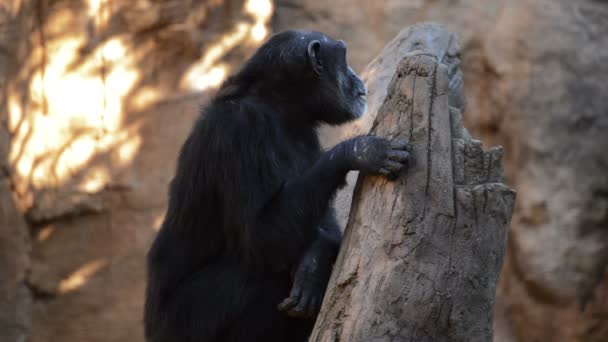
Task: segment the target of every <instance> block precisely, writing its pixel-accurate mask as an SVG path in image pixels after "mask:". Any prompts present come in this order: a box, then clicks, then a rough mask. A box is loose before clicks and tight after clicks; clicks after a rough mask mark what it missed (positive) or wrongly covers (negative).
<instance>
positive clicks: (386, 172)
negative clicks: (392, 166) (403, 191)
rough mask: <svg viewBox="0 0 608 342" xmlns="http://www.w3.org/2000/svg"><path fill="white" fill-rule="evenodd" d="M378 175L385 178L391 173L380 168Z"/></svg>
mask: <svg viewBox="0 0 608 342" xmlns="http://www.w3.org/2000/svg"><path fill="white" fill-rule="evenodd" d="M378 173H379V174H381V175H383V176H387V177H388V176H390V175H391V171H390V170H388V169H385V168H381V169H380V170H378Z"/></svg>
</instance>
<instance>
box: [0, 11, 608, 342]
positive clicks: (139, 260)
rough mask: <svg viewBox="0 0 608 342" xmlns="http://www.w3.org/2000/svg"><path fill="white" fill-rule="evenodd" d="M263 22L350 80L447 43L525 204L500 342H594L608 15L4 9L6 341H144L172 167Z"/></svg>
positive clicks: (606, 286) (503, 286) (483, 130)
mask: <svg viewBox="0 0 608 342" xmlns="http://www.w3.org/2000/svg"><path fill="white" fill-rule="evenodd" d="M271 15H272V25H271V26H272V30H280V29H285V28H293V27H299V28H310V29H316V30H320V31H324V32H326V33H328V34H330V35H333V36H335V37H338V38H342V39H345V40H346V41H347V43H348V45H349V60H350V62H351V64H352V65H353V66H354V67H355V69H357V70H359V71H361V70H362V69H363V68H364V66H365V65H367V63H368V62H369V61H370V60H372V58H374V57H375V56H376V55H377V54H378V53H379V52H380V51H381V49H382V48H383V46H384V45H385V44H386V43H387V42H388V41H389V40H390V39H392V37H394V36H395V35H396V34H397V32H399V31H400V30H401V29H402V28H403V27H405V26H408V25H411V24H413V23H415V22H419V21H428V20H432V21H437V22H441V23H444V24H446V25H447V26H448V28H449V29H450V30H451V31H454V32H457V33H458V34H459V35H460V37H461V46H462V51H463V56H462V59H463V63H462V67H463V71H464V79H465V86H466V91H467V97H468V106H467V110H466V113H465V120H466V126H467V127H468V128H469V130H471V131H472V133H474V135H475V136H477V137H480V138H481V140H483V141H484V142H487V143H489V144H488V146H486V147H490V146H492V145H497V144H500V145H503V146H504V147H505V162H506V165H505V171H506V173H507V182H508V183H509V185H510V186H511V187H513V188H515V189H516V190H518V197H517V199H518V201H517V205H516V213H515V217H514V220H513V223H512V225H511V233H510V236H509V253H508V257H507V260H506V264H505V268H504V270H503V274H502V276H501V283H500V286H499V298H498V300H499V302H498V304H499V305H498V307H499V312H498V315H497V320H498V321H497V329H498V333H497V337H496V339H497V340H500V341H514V340H518V341H601V340H605V336H608V326H607V324H606V320H605V317H606V312H607V311H608V302H607V298H608V279H607V276H606V270H605V267H606V265H607V264H608V260H607V259H608V257H607V253H608V247H607V241H608V238H607V236H606V235H607V234H608V231H607V230H606V227H607V226H608V177H606V176H605V175H606V171H605V170H606V168H607V166H608V155H607V154H606V153H605V151H603V149H604V147H605V146H608V141H607V137H606V135H605V134H603V133H604V131H605V130H606V126H607V125H608V122H607V120H608V116H607V115H606V113H608V100H606V97H605V94H606V93H607V91H608V89H607V88H608V83H606V82H605V81H604V80H603V78H602V77H603V75H606V74H608V70H607V68H608V64H607V63H606V60H608V22H607V19H606V18H608V4H607V3H606V2H605V1H594V0H581V1H568V0H512V1H507V0H492V1H484V2H480V1H476V0H437V1H420V0H408V1H402V0H384V1H376V0H335V1H326V0H276V1H274V2H271V1H267V0H211V1H201V2H199V1H193V0H172V1H160V0H138V1H126V0H125V1H116V0H113V1H107V0H99V1H94V0H78V1H68V0H44V1H42V0H29V1H28V0H21V1H19V0H8V1H3V2H1V3H0V184H1V185H0V214H1V215H0V292H1V293H0V307H2V308H5V307H6V308H9V309H8V310H1V312H0V340H2V341H4V340H7V341H12V340H15V341H20V340H23V338H25V337H28V336H29V340H30V341H68V342H69V341H140V340H141V339H142V336H141V335H142V334H141V325H140V323H141V316H140V315H141V303H142V299H143V295H142V292H143V287H144V284H143V275H144V274H143V263H144V254H145V251H146V250H147V247H148V244H149V242H150V240H151V238H152V237H153V235H154V233H155V229H154V228H155V227H157V225H158V224H159V222H160V219H161V218H162V214H163V210H164V205H165V193H166V186H167V183H168V181H169V179H170V177H171V176H172V173H173V161H174V160H175V153H176V151H177V149H178V148H179V146H180V144H181V141H182V139H183V138H185V135H186V134H187V132H188V130H189V128H190V123H191V121H192V119H193V118H194V116H195V115H196V111H197V108H198V106H199V105H200V104H201V103H203V102H204V101H205V99H206V98H207V97H208V96H209V94H210V93H211V92H212V91H213V88H214V87H215V86H217V84H218V83H219V82H221V80H222V79H223V78H224V77H225V75H226V74H228V73H230V72H231V71H232V70H234V68H235V67H236V65H238V64H239V63H240V62H241V61H243V60H244V58H245V57H246V56H247V55H248V54H249V53H251V51H252V50H253V49H254V48H255V47H256V46H257V45H258V44H259V43H260V42H261V40H263V39H264V37H266V36H267V34H268V31H269V30H268V23H269V20H270V19H271V18H270V17H271ZM369 118H371V117H368V118H367V119H366V120H368V121H363V122H360V123H358V128H357V129H359V130H360V131H366V129H367V126H366V125H367V124H368V123H371V120H369ZM351 128H352V127H351ZM349 129H350V128H349ZM355 132H356V131H355ZM338 133H339V134H344V135H347V134H352V131H350V130H347V131H340V132H338ZM338 133H336V132H333V133H331V134H332V135H335V136H338V135H337V134H338ZM328 143H329V142H328ZM351 178H352V176H351ZM344 209H345V210H347V207H345V208H344ZM30 246H31V247H30ZM30 250H31V252H30Z"/></svg>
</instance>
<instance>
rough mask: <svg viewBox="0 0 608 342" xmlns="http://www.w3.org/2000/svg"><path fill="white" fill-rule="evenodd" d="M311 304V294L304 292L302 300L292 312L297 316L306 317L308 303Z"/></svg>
mask: <svg viewBox="0 0 608 342" xmlns="http://www.w3.org/2000/svg"><path fill="white" fill-rule="evenodd" d="M309 302H310V294H309V293H308V292H304V293H303V294H302V298H300V301H299V302H298V305H297V306H296V307H295V308H294V309H293V310H292V311H294V314H295V316H297V317H304V316H306V312H307V308H308V303H309Z"/></svg>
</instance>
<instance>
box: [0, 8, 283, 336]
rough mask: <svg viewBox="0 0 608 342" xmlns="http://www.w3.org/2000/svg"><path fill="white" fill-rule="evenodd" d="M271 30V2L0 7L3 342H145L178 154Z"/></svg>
mask: <svg viewBox="0 0 608 342" xmlns="http://www.w3.org/2000/svg"><path fill="white" fill-rule="evenodd" d="M271 14H272V3H271V2H270V1H264V0H212V1H188V0H185V1H183V0H179V1H178V0H174V1H160V0H139V1H130V0H125V1H116V0H113V1H107V0H99V1H94V0H77V1H73V0H44V1H42V0H36V1H34V0H31V1H27V0H25V1H18V0H15V1H13V0H8V1H3V2H0V82H1V83H0V122H1V125H0V166H1V168H0V307H1V308H2V309H1V310H0V341H7V342H8V341H10V342H12V341H41V342H42V341H67V342H69V341H74V342H76V341H78V342H81V341H87V342H88V341H104V342H106V341H142V340H143V329H142V324H141V322H142V305H143V291H144V285H145V284H144V279H145V254H146V252H147V249H148V247H149V244H150V241H151V239H152V238H153V236H154V234H155V232H156V229H157V228H158V225H159V224H160V221H161V219H162V216H163V213H164V207H165V203H166V191H167V185H168V182H169V180H170V179H171V177H172V175H173V169H174V163H175V159H176V154H177V151H178V148H179V146H180V145H181V143H182V141H183V139H185V137H186V135H187V134H188V132H189V130H190V127H191V123H192V121H193V119H194V118H195V116H196V115H197V113H198V108H199V106H200V104H201V103H204V102H205V101H206V99H207V98H208V97H209V95H210V94H211V93H212V92H213V89H214V88H215V87H217V85H218V84H219V83H220V82H221V81H222V80H223V78H224V77H225V76H226V74H228V73H230V72H231V71H232V70H233V69H234V68H235V67H236V66H238V65H239V64H240V63H241V62H242V61H243V60H244V59H245V58H246V56H248V55H249V54H250V53H251V52H252V51H253V50H254V49H255V47H256V46H257V45H259V43H260V42H261V41H262V40H263V39H265V37H266V36H267V35H268V33H269V30H268V21H269V20H270V16H271ZM30 246H31V248H30Z"/></svg>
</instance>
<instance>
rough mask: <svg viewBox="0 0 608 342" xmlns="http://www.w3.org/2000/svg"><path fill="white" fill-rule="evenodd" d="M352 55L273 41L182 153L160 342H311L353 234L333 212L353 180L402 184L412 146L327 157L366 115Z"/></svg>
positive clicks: (160, 253) (156, 318) (154, 263)
mask: <svg viewBox="0 0 608 342" xmlns="http://www.w3.org/2000/svg"><path fill="white" fill-rule="evenodd" d="M365 95H366V89H365V85H364V84H363V82H362V81H361V79H359V77H358V76H357V75H356V74H355V73H354V72H353V70H352V69H351V68H350V67H349V66H348V64H347V63H346V45H345V44H344V42H342V41H336V40H333V39H331V38H330V37H328V36H326V35H324V34H322V33H319V32H310V31H286V32H282V33H278V34H276V35H274V36H272V37H271V38H270V39H269V40H268V41H267V42H266V43H265V44H264V45H263V46H261V47H260V48H259V49H258V50H257V51H256V53H255V54H254V55H253V57H251V59H249V61H247V62H246V63H245V65H244V66H243V67H242V68H241V70H240V71H238V72H237V73H236V74H235V75H233V76H232V77H230V78H228V79H227V80H226V81H225V82H224V84H223V85H222V86H221V87H220V89H219V90H218V92H217V94H216V96H215V97H214V99H213V100H212V101H211V102H210V103H209V104H208V105H207V106H206V108H204V109H203V110H202V113H201V115H200V117H199V118H198V120H197V121H196V123H195V124H194V127H193V129H192V131H191V132H190V135H189V136H188V138H187V139H186V141H185V143H184V145H183V146H182V148H181V151H180V153H179V157H178V161H177V170H176V175H175V177H174V178H173V180H172V182H171V185H170V188H169V205H168V209H167V212H166V215H165V219H164V222H163V224H162V227H161V229H160V231H159V232H158V235H157V237H156V239H155V241H154V243H153V245H152V247H151V249H150V251H149V254H148V283H147V289H146V304H145V317H144V321H145V334H146V339H147V341H149V342H203V341H254V342H255V341H261V342H274V341H281V342H285V341H305V340H306V339H307V338H308V335H309V334H310V332H311V329H312V326H313V324H314V318H315V317H316V315H317V312H318V310H319V307H320V304H321V301H322V298H323V294H324V292H325V288H326V286H327V282H328V279H329V276H330V273H331V268H332V266H333V262H334V261H335V258H336V254H337V252H338V249H339V244H340V239H341V233H340V230H339V227H338V224H337V221H336V218H335V214H334V212H333V209H332V208H331V207H330V202H331V200H332V197H333V195H334V194H335V192H336V190H337V189H338V188H339V187H340V186H341V185H343V184H344V182H345V176H346V173H347V172H348V171H349V170H360V171H362V172H363V173H368V174H380V175H385V176H389V177H391V176H396V175H397V174H399V173H400V171H401V170H402V169H404V168H405V166H406V165H407V162H408V159H409V153H408V151H409V149H408V147H407V142H406V141H403V140H393V141H388V140H386V139H384V138H380V137H376V136H360V137H356V138H354V139H351V140H347V141H344V142H342V143H340V144H338V145H336V146H335V147H333V148H332V149H330V150H328V151H326V152H323V151H322V150H321V147H320V144H319V141H318V137H317V134H316V128H317V127H318V125H319V124H321V123H326V124H330V125H337V124H341V123H344V122H347V121H350V120H353V119H355V118H357V117H359V116H361V115H362V114H363V112H364V111H365V106H366V102H365Z"/></svg>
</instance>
